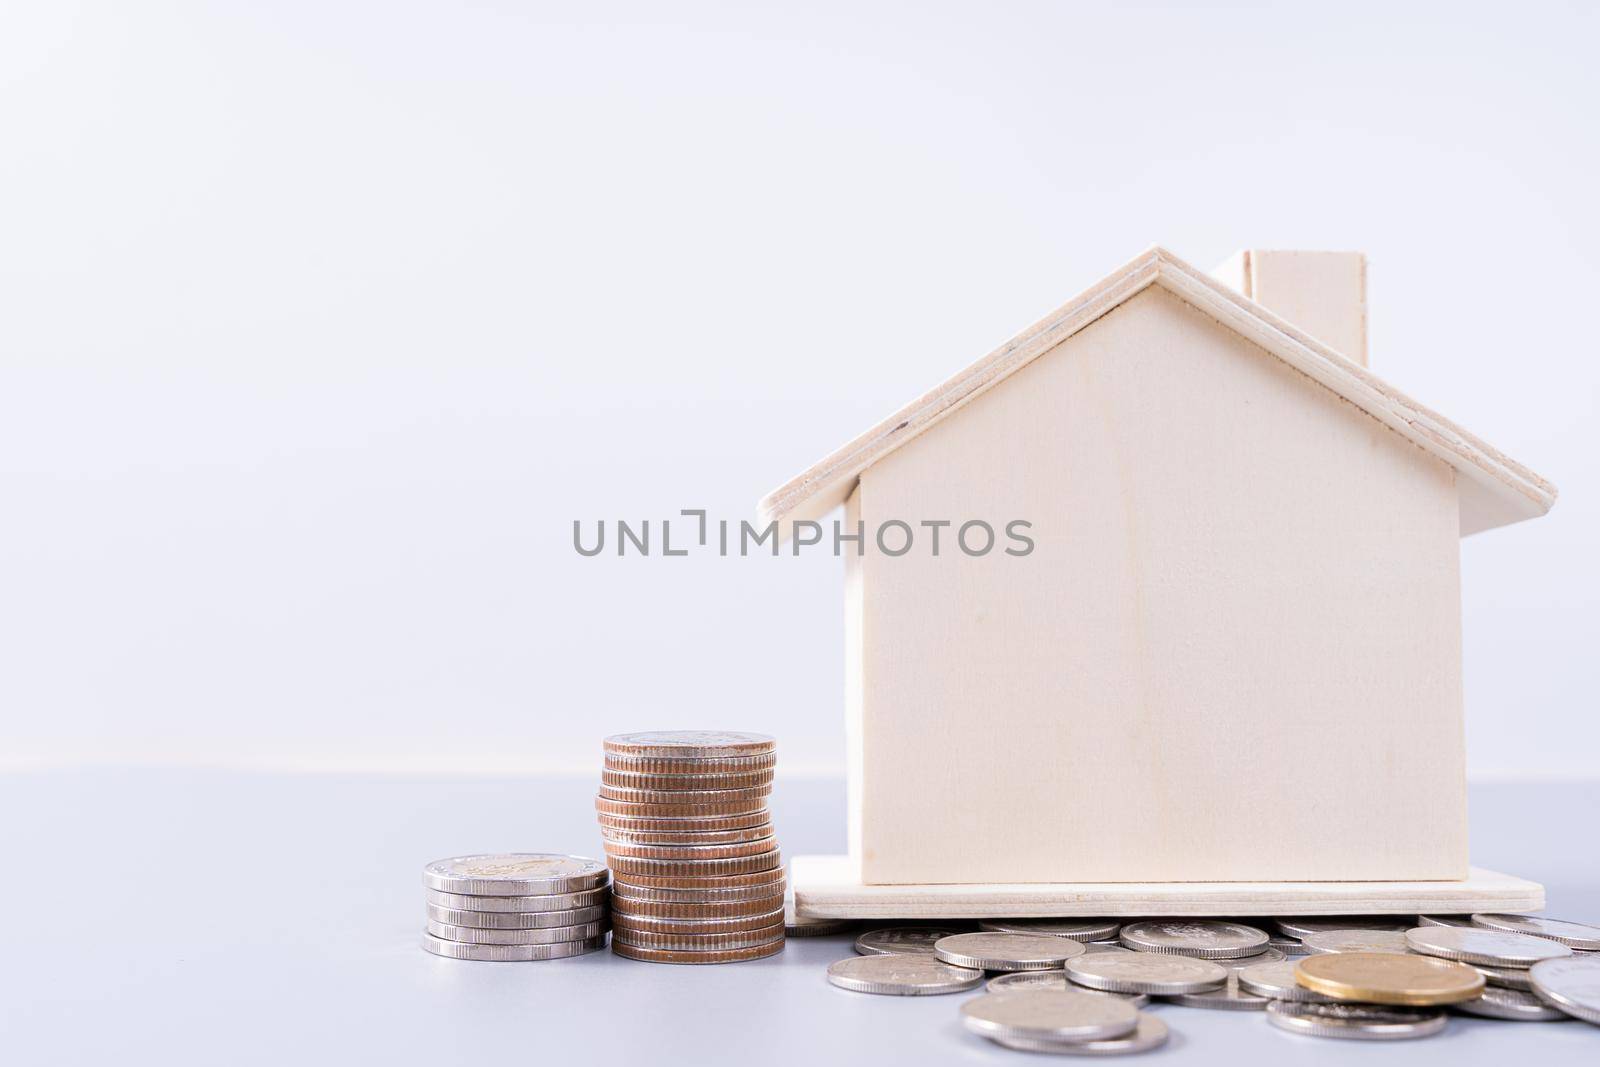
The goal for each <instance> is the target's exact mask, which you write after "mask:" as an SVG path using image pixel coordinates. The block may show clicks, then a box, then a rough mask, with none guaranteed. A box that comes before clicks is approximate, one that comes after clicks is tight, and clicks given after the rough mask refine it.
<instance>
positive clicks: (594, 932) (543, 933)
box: [427, 919, 607, 945]
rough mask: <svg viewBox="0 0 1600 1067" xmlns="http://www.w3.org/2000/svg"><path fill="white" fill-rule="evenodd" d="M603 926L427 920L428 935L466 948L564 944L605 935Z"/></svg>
mask: <svg viewBox="0 0 1600 1067" xmlns="http://www.w3.org/2000/svg"><path fill="white" fill-rule="evenodd" d="M606 925H607V924H606V923H603V922H591V923H583V924H581V925H579V926H551V927H547V928H545V929H543V930H485V929H482V928H481V927H477V926H451V925H450V924H449V923H441V922H434V921H433V920H431V919H430V920H429V921H428V925H427V930H428V933H430V934H432V935H433V936H434V937H437V938H439V939H440V940H442V941H460V942H463V943H464V944H469V945H558V944H561V943H562V942H566V941H588V940H589V939H590V938H595V937H599V936H600V935H601V934H603V933H605V932H606Z"/></svg>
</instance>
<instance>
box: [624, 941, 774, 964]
mask: <svg viewBox="0 0 1600 1067" xmlns="http://www.w3.org/2000/svg"><path fill="white" fill-rule="evenodd" d="M783 946H784V939H783V938H781V937H780V938H778V939H777V940H775V941H772V942H770V943H768V944H765V945H756V946H754V947H752V948H730V949H712V950H707V951H703V952H693V951H691V952H683V951H679V950H677V949H664V948H644V947H642V946H639V945H629V944H624V943H618V942H613V943H612V945H611V951H612V952H614V953H616V954H617V955H618V956H621V957H622V958H624V959H629V960H643V961H644V962H646V963H743V962H744V961H746V960H759V959H765V958H766V957H768V956H776V955H777V954H778V953H780V952H782V951H783Z"/></svg>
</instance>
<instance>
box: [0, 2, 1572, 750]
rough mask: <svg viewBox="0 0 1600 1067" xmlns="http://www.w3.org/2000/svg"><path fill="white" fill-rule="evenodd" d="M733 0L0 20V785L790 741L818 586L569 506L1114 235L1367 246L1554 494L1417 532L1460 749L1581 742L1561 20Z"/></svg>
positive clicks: (835, 585) (920, 386)
mask: <svg viewBox="0 0 1600 1067" xmlns="http://www.w3.org/2000/svg"><path fill="white" fill-rule="evenodd" d="M754 7H755V5H748V4H744V3H733V4H725V5H723V4H716V5H713V4H666V5H663V4H622V3H613V4H607V5H602V6H599V7H594V8H588V7H586V6H585V5H565V4H563V5H546V6H541V5H538V4H532V3H520V4H519V3H499V4H479V5H463V4H455V3H408V4H396V3H387V2H386V3H362V4H357V3H323V2H316V3H296V4H288V3H274V4H248V3H243V2H240V3H212V4H157V3H141V4H136V5H134V4H116V3H103V4H81V5H73V4H69V3H64V2H61V0H52V2H47V3H46V2H40V3H20V2H19V3H11V4H8V5H6V6H5V8H4V11H3V14H0V79H3V92H0V368H3V380H0V488H3V492H4V498H3V499H4V504H3V511H0V514H3V516H4V519H3V522H0V716H3V730H0V762H3V765H5V766H38V765H62V764H77V763H86V762H102V763H103V762H111V763H144V764H149V763H157V764H166V763H185V764H207V765H229V766H264V767H290V768H363V769H379V770H411V769H427V770H442V771H458V770H459V771H481V770H492V771H507V770H532V769H542V768H573V769H591V768H593V767H594V766H595V765H596V763H597V761H598V752H599V738H600V736H601V735H602V734H604V733H607V732H610V731H614V730H619V729H626V728H647V727H672V726H698V725H709V726H723V727H744V728H751V729H761V730H767V731H770V732H773V733H776V734H778V735H779V736H780V739H781V742H782V751H783V766H784V768H785V769H787V770H789V771H808V770H817V771H827V770H834V769H837V768H839V767H840V766H841V765H842V753H843V738H842V704H841V691H842V621H841V608H840V568H839V564H838V562H837V561H836V560H834V559H832V558H830V557H828V556H825V555H810V556H802V557H801V558H800V559H798V560H796V559H792V558H784V559H779V560H772V559H749V560H737V559H730V560H723V559H718V558H716V557H714V556H711V557H708V556H695V557H691V558H688V559H681V560H666V559H661V558H649V559H637V558H630V559H622V560H619V559H616V558H615V557H602V558H597V559H584V558H580V557H579V556H578V555H577V554H576V553H575V552H574V551H573V549H572V547H571V523H572V521H573V519H575V518H583V519H586V520H593V519H596V518H606V519H614V518H618V517H628V518H633V519H641V518H646V517H659V516H661V515H663V514H672V513H674V512H675V511H676V510H677V509H679V508H689V507H704V508H708V509H709V510H710V511H711V513H712V515H713V517H726V518H730V519H734V520H737V519H739V518H744V517H750V516H751V512H752V509H753V505H754V502H755V500H756V498H757V497H758V496H760V495H761V494H762V493H763V492H765V491H766V490H767V489H769V488H771V487H772V486H774V485H776V484H777V483H778V482H780V481H782V480H784V479H785V478H787V477H788V476H790V475H792V474H793V473H795V472H796V471H798V470H800V469H802V468H803V467H805V466H807V465H808V464H809V463H810V462H811V461H813V460H814V459H816V458H818V457H819V456H821V455H822V454H823V453H825V452H826V451H828V450H830V449H832V448H833V447H834V446H836V445H838V444H840V443H842V442H843V441H844V440H846V439H847V438H849V437H850V436H852V435H854V434H855V433H856V432H858V431H860V430H861V429H864V428H865V427H866V426H867V425H869V424H871V423H873V422H874V421H876V420H877V419H878V418H880V417H882V416H883V415H885V414H887V413H888V412H889V411H891V410H893V409H894V408H895V407H897V406H898V405H899V404H901V403H902V402H904V401H906V400H908V399H910V398H911V397H912V396H914V395H916V394H918V393H920V392H922V391H923V390H924V389H926V388H927V387H928V386H930V385H932V384H933V383H935V382H937V381H939V380H941V379H942V378H943V377H944V376H945V375H947V374H949V373H951V372H952V371H954V370H956V369H958V368H960V367H961V366H963V365H965V364H966V363H968V362H969V361H971V360H972V359H974V358H976V357H977V356H979V355H981V354H983V353H984V352H986V351H988V350H989V348H991V347H992V346H993V345H994V344H996V343H998V342H1000V341H1002V340H1004V339H1005V338H1006V337H1008V336H1010V334H1011V333H1012V332H1014V331H1015V330H1016V329H1017V328H1019V327H1021V326H1023V325H1026V324H1027V323H1029V322H1031V321H1033V319H1034V318H1035V317H1037V316H1038V315H1039V314H1041V313H1043V312H1044V311H1046V310H1048V309H1049V308H1051V307H1053V306H1054V305H1055V304H1057V303H1059V302H1060V301H1061V300H1063V299H1064V298H1066V297H1067V296H1069V295H1071V294H1072V293H1074V292H1075V291H1076V290H1078V289H1079V288H1080V287H1081V286H1083V285H1084V284H1086V283H1088V282H1090V281H1093V280H1094V279H1096V278H1098V277H1099V276H1100V275H1101V274H1103V273H1104V272H1105V271H1107V270H1108V269H1110V268H1111V267H1112V266H1114V265H1116V264H1118V263H1120V262H1121V261H1123V260H1125V259H1127V258H1128V257H1130V256H1132V255H1133V254H1134V253H1136V252H1138V251H1139V250H1140V249H1141V248H1143V247H1144V246H1146V245H1147V244H1150V243H1152V242H1159V243H1161V244H1164V245H1167V246H1168V247H1170V248H1172V249H1173V250H1174V251H1176V252H1177V253H1178V254H1180V255H1182V256H1184V257H1186V258H1188V259H1190V260H1192V261H1194V262H1196V263H1198V264H1200V265H1202V266H1208V265H1210V264H1211V263H1213V262H1214V261H1216V260H1219V259H1221V258H1222V257H1223V256H1224V255H1226V254H1227V253H1229V252H1231V251H1232V250H1233V249H1235V248H1236V247H1240V246H1244V245H1251V246H1255V247H1299V248H1356V249H1363V250H1365V251H1366V252H1367V253H1368V254H1369V255H1370V257H1371V272H1370V296H1371V300H1372V318H1371V338H1372V362H1373V366H1374V369H1375V370H1377V371H1378V372H1379V373H1380V374H1382V375H1384V376H1386V377H1388V378H1389V379H1390V380H1391V381H1393V382H1395V383H1396V384H1398V385H1399V386H1400V387H1401V388H1403V389H1405V390H1407V391H1408V392H1410V393H1412V394H1413V395H1414V396H1416V397H1418V398H1419V399H1420V400H1422V401H1423V402H1424V403H1427V404H1429V405H1431V406H1433V407H1436V408H1438V409H1439V410H1441V411H1443V412H1444V413H1445V414H1447V415H1448V416H1450V417H1451V418H1454V419H1456V420H1458V421H1460V422H1461V423H1463V424H1464V425H1466V426H1468V427H1469V428H1471V429H1473V430H1474V431H1476V432H1478V433H1481V434H1482V435H1484V436H1485V437H1487V438H1488V439H1489V440H1490V441H1492V442H1493V443H1495V444H1496V445H1498V446H1500V447H1501V448H1503V449H1505V450H1506V451H1508V452H1509V453H1511V454H1512V455H1514V456H1516V457H1517V458H1519V459H1521V460H1524V461H1525V462H1527V463H1528V464H1530V465H1531V466H1532V467H1534V468H1535V469H1536V470H1538V471H1539V472H1540V473H1542V474H1544V475H1545V476H1547V477H1549V478H1550V479H1552V480H1553V481H1554V482H1555V483H1556V484H1557V485H1558V486H1559V487H1560V488H1561V490H1562V493H1563V498H1562V500H1561V501H1560V503H1558V504H1557V506H1556V509H1555V511H1554V512H1553V513H1552V514H1551V515H1550V516H1549V517H1547V518H1546V519H1543V520H1540V521H1537V522H1533V523H1528V524H1524V525H1521V526H1516V527H1512V528H1509V529H1505V530H1501V531H1497V532H1493V533H1489V534H1485V535H1482V536H1479V537H1475V538H1471V539H1469V540H1468V541H1466V542H1464V544H1463V558H1464V567H1463V571H1464V581H1465V594H1464V595H1465V609H1466V658H1467V663H1468V667H1467V678H1466V682H1467V702H1468V720H1469V739H1470V740H1469V746H1470V759H1471V768H1472V771H1473V773H1474V774H1475V775H1477V776H1480V777H1484V776H1534V775H1580V774H1584V773H1593V771H1594V766H1595V756H1594V754H1595V752H1596V751H1600V716H1597V715H1595V714H1594V711H1595V708H1594V684H1593V679H1594V666H1593V663H1594V658H1595V647H1594V644H1595V634H1596V626H1595V618H1596V614H1597V608H1600V595H1597V593H1600V588H1597V582H1596V567H1595V563H1594V550H1595V546H1596V544H1600V506H1597V503H1596V500H1597V495H1600V447H1597V445H1600V431H1597V428H1596V421H1595V418H1594V412H1595V408H1596V399H1597V391H1600V389H1597V386H1600V370H1597V365H1600V359H1597V356H1596V351H1595V348H1596V344H1595V339H1594V336H1595V335H1594V333H1593V325H1592V324H1593V312H1592V310H1591V309H1592V308H1593V307H1594V304H1595V293H1596V292H1597V288H1600V270H1597V267H1596V261H1595V255H1596V253H1595V249H1596V248H1597V247H1600V244H1597V240H1596V239H1597V237H1600V233H1597V230H1600V226H1597V221H1600V212H1597V208H1596V205H1595V197H1594V195H1593V191H1594V186H1595V181H1596V175H1595V172H1596V164H1597V162H1600V134H1597V131H1600V124H1597V123H1596V122H1595V121H1594V111H1595V106H1596V102H1597V99H1600V77H1597V73H1596V71H1597V68H1596V65H1595V63H1594V61H1593V57H1592V54H1591V53H1592V50H1593V45H1594V42H1595V41H1596V40H1597V39H1600V18H1597V9H1596V8H1594V7H1592V6H1586V5H1569V4H1554V5H1548V6H1546V5H1538V4H1535V5H1524V6H1522V7H1519V8H1518V11H1517V14H1516V17H1514V18H1513V17H1508V16H1507V15H1506V14H1505V9H1504V8H1503V6H1500V5H1489V6H1485V7H1484V8H1482V9H1479V10H1476V11H1474V10H1472V9H1471V8H1470V7H1466V6H1463V5H1461V4H1441V5H1438V6H1436V7H1433V8H1431V9H1421V8H1416V7H1412V6H1409V5H1393V4H1377V5H1371V6H1368V7H1364V8H1363V7H1361V6H1359V5H1352V4H1349V3H1340V4H1328V5H1325V8H1326V10H1325V12H1323V13H1321V14H1316V13H1308V8H1307V6H1306V5H1285V6H1283V7H1279V8H1275V7H1270V6H1263V7H1254V6H1245V7H1235V6H1229V7H1228V8H1227V9H1226V10H1220V9H1218V10H1201V8H1202V7H1207V8H1209V7H1212V5H1191V4H1178V5H1173V6H1171V7H1161V6H1144V7H1136V6H1134V5H1104V4H1081V5H1074V4H1066V3H1053V4H1051V3H1044V4H1020V3H1019V4H1005V5H996V4H966V5H937V4H928V3H915V4H904V5H899V4H857V3H851V4H839V5H822V4H806V5H798V6H797V5H770V6H766V8H765V10H754V9H753V8H754ZM928 353H935V354H936V355H933V356H930V355H928Z"/></svg>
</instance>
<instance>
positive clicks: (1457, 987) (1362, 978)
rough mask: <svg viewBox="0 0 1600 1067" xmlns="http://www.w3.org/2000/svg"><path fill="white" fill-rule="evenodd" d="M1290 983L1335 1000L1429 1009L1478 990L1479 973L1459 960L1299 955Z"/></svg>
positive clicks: (1388, 955) (1389, 955)
mask: <svg viewBox="0 0 1600 1067" xmlns="http://www.w3.org/2000/svg"><path fill="white" fill-rule="evenodd" d="M1294 976H1295V981H1297V982H1299V983H1300V985H1302V986H1304V987H1305V988H1307V989H1309V990H1311V991H1313V992H1316V993H1321V994H1322V995H1324V996H1327V997H1332V998H1333V999H1335V1000H1343V1001H1360V1002H1362V1003H1367V1004H1400V1005H1409V1006H1412V1007H1432V1006H1436V1005H1442V1004H1458V1003H1460V1002H1461V1001H1463V1000H1471V999H1472V998H1473V997H1476V996H1478V995H1479V994H1481V993H1482V992H1483V986H1484V979H1483V975H1481V974H1479V973H1478V972H1477V971H1475V970H1474V969H1472V968H1471V967H1468V966H1467V965H1466V964H1464V963H1455V962H1453V961H1451V960H1442V959H1437V958H1435V957H1432V956H1403V955H1401V954H1400V953H1397V952H1332V953H1327V954H1324V955H1317V956H1303V957H1301V958H1300V959H1299V960H1298V961H1297V962H1296V963H1295V968H1294Z"/></svg>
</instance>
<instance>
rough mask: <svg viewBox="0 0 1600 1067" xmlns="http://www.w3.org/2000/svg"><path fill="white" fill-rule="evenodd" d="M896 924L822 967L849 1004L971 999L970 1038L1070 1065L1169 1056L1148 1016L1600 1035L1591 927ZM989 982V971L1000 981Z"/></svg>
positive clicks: (1524, 919)
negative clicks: (1163, 1006)
mask: <svg viewBox="0 0 1600 1067" xmlns="http://www.w3.org/2000/svg"><path fill="white" fill-rule="evenodd" d="M979 925H980V926H981V929H980V930H978V931H971V930H963V929H960V928H959V927H957V926H909V925H908V926H897V927H889V928H886V929H882V930H869V931H867V932H865V933H862V934H860V935H859V936H858V937H857V938H856V943H855V947H856V952H857V954H858V955H857V956H856V957H855V958H852V959H846V960H840V961H839V962H837V963H835V964H833V965H832V966H830V967H829V968H828V981H829V982H831V983H832V984H833V985H835V986H838V987H840V988H841V989H849V990H852V991H855V992H863V993H877V994H889V995H898V996H926V995H930V994H939V993H959V992H964V991H967V990H971V989H976V988H977V987H978V986H979V984H980V983H983V981H984V978H985V973H986V972H987V973H989V974H995V975H996V976H995V977H991V978H989V979H988V981H987V985H986V986H985V990H986V991H985V993H984V994H983V995H981V996H978V997H976V998H974V999H972V1000H969V1001H967V1002H966V1003H965V1004H963V1005H962V1009H961V1015H962V1021H963V1023H964V1024H965V1026H966V1027H967V1029H968V1030H970V1031H971V1032H973V1033H976V1034H980V1035H982V1036H983V1037H986V1038H988V1039H989V1040H991V1041H993V1042H995V1043H996V1044H1000V1045H1003V1046H1005V1047H1007V1048H1014V1049H1021V1050H1024V1051H1028V1052H1051V1053H1057V1054H1070V1055H1113V1054H1117V1053H1131V1052H1142V1051H1145V1050H1147V1049H1152V1048H1156V1047H1158V1046H1160V1045H1162V1044H1163V1043H1165V1042H1166V1040H1167V1037H1168V1030H1167V1027H1166V1025H1165V1024H1164V1023H1163V1022H1162V1020H1161V1019H1159V1018H1157V1017H1156V1016H1154V1015H1152V1014H1149V1013H1148V1012H1145V1011H1142V1010H1140V1009H1143V1008H1145V1007H1147V1006H1148V1005H1149V1004H1150V1003H1151V1001H1152V998H1154V999H1155V1000H1156V1001H1157V1002H1158V1003H1167V1004H1180V1005H1184V1006H1188V1007H1196V1008H1210V1009H1215V1010H1224V1011H1262V1012H1264V1013H1265V1014H1266V1017H1267V1020H1268V1022H1270V1023H1271V1024H1272V1025H1273V1026H1275V1027H1277V1028H1279V1029H1281V1030H1285V1031H1288V1032H1290V1033H1296V1034H1304V1035H1309V1036H1313V1037H1329V1038H1355V1039H1362V1040H1394V1039H1400V1038H1420V1037H1428V1036H1430V1035H1433V1034H1437V1033H1440V1032H1441V1031H1443V1030H1444V1028H1445V1026H1446V1024H1447V1023H1448V1020H1449V1016H1448V1014H1447V1011H1446V1009H1450V1010H1454V1011H1457V1012H1461V1013H1466V1014H1470V1015H1477V1016H1482V1017H1487V1018H1494V1019H1512V1020H1522V1021H1557V1020H1563V1019H1568V1018H1577V1019H1583V1020H1586V1021H1588V1022H1591V1023H1594V1024H1596V1025H1600V927H1595V926H1589V925H1586V924H1583V923H1574V922H1566V921H1563V920H1557V919H1543V918H1538V917H1534V916H1524V915H1472V916H1466V915H1461V916H1454V915H1449V916H1403V917H1400V916H1357V917H1350V918H1307V919H1280V920H1276V921H1275V922H1274V924H1273V925H1274V926H1275V928H1276V930H1275V931H1269V930H1267V929H1263V928H1260V927H1257V926H1252V925H1249V924H1246V923H1237V922H1225V921H1221V920H1212V919H1190V920H1140V921H1129V922H1119V921H1117V920H1109V919H1048V920H1046V919H1037V920H1032V919H1016V920H991V921H984V922H982V923H980V924H979ZM997 972H998V973H997Z"/></svg>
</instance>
